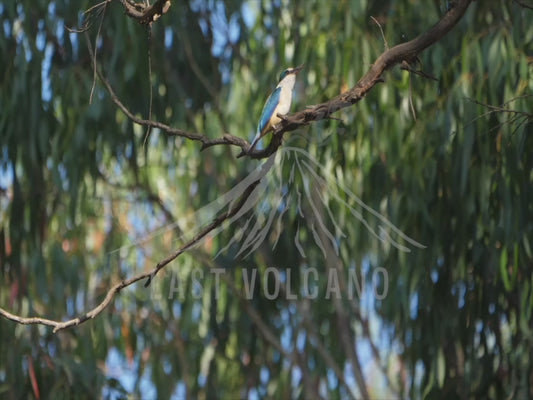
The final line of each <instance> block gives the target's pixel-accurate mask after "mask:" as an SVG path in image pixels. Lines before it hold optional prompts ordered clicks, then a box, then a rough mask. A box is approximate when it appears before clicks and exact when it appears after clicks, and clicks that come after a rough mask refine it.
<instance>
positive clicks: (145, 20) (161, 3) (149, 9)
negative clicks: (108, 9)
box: [119, 0, 171, 25]
mask: <svg viewBox="0 0 533 400" xmlns="http://www.w3.org/2000/svg"><path fill="white" fill-rule="evenodd" d="M119 1H120V2H121V3H122V6H123V7H124V12H125V13H126V15H127V16H128V17H131V18H133V19H135V20H137V22H138V23H139V24H141V25H148V24H151V23H152V22H155V21H157V20H158V19H159V18H160V17H161V16H162V15H164V14H166V13H167V12H168V10H169V9H170V5H171V1H170V0H157V1H156V2H155V3H154V4H152V5H151V6H150V5H145V4H144V3H137V2H135V1H133V0H119Z"/></svg>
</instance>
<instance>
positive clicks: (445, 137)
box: [0, 0, 533, 399]
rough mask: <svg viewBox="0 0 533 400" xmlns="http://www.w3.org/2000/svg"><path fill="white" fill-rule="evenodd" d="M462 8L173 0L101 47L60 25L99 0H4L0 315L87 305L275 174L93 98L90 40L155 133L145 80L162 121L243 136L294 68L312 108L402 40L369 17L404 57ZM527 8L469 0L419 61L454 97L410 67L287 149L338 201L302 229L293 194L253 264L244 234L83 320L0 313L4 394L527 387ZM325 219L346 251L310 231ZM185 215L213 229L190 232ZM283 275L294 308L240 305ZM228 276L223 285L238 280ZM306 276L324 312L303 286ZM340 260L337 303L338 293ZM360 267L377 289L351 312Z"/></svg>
mask: <svg viewBox="0 0 533 400" xmlns="http://www.w3.org/2000/svg"><path fill="white" fill-rule="evenodd" d="M447 3H448V2H446V1H434V2H430V3H427V4H424V5H421V4H418V3H417V2H412V1H407V0H389V1H374V2H367V1H348V0H341V1H338V2H336V3H335V5H334V6H332V5H331V3H328V2H324V1H318V0H306V1H290V2H289V1H288V0H277V1H260V0H251V1H224V2H223V1H217V0H190V1H184V2H178V1H174V2H172V7H171V9H170V11H169V13H168V14H167V15H165V16H163V17H162V18H161V19H160V20H158V21H157V22H156V23H155V24H154V25H153V27H152V29H151V35H150V36H149V35H148V31H147V29H146V28H145V27H142V26H140V25H138V24H137V23H136V22H135V21H133V20H131V19H129V18H127V17H126V16H125V15H124V13H123V10H122V8H121V6H120V4H119V3H118V2H113V3H111V4H109V5H108V6H107V8H106V10H105V14H104V18H103V20H102V22H101V24H102V25H101V30H100V36H99V37H97V31H98V27H99V25H100V18H99V15H97V14H96V13H93V14H92V17H93V18H92V22H93V25H92V26H91V28H90V29H89V30H88V31H87V33H86V34H85V33H75V32H71V31H69V30H67V27H70V28H76V27H78V26H80V25H81V24H82V23H83V21H84V19H83V15H82V12H83V10H85V9H87V8H89V7H91V6H92V5H94V4H95V3H94V2H89V1H68V0H64V1H59V2H57V1H43V0H39V1H36V0H32V1H29V0H23V1H17V2H13V1H11V2H8V1H1V0H0V51H1V53H2V55H3V60H4V61H3V62H2V63H0V79H1V90H0V110H1V113H0V277H1V281H0V305H1V307H3V308H6V309H8V310H10V311H11V312H14V313H17V314H20V315H23V316H34V315H38V316H43V317H46V318H52V319H58V320H62V319H68V318H73V317H75V316H77V315H79V314H81V313H83V312H85V311H87V310H88V309H90V308H91V307H94V306H95V305H96V304H97V303H98V302H99V301H101V299H102V298H103V296H105V294H106V292H107V290H108V288H109V287H110V286H111V285H112V283H114V282H116V281H117V280H119V279H121V278H125V277H131V276H133V275H134V274H135V273H136V272H139V271H142V270H144V269H147V268H151V267H153V266H154V264H155V263H156V262H157V261H158V260H160V259H162V258H163V257H165V256H166V255H167V254H169V253H170V252H171V251H172V250H173V249H176V248H177V247H178V246H179V245H180V243H181V242H180V240H179V237H180V235H182V234H188V233H190V232H192V231H194V228H195V224H199V223H207V222H208V220H206V219H205V218H204V217H202V216H201V215H200V214H194V213H195V211H196V210H198V209H200V208H202V207H204V206H205V205H207V204H209V203H210V202H212V201H215V200H216V199H217V198H218V197H219V196H220V195H221V194H223V193H225V192H227V191H228V190H230V189H231V188H232V187H233V186H234V185H235V184H237V183H238V182H239V181H240V180H241V179H242V178H243V177H245V176H246V175H247V174H248V173H249V172H250V171H252V170H253V169H254V168H256V167H257V165H258V164H259V162H258V161H254V160H248V159H246V158H244V159H237V158H236V157H235V156H236V155H237V154H238V151H237V149H234V148H229V147H213V148H210V149H207V150H205V151H203V152H200V146H199V145H198V144H197V143H193V142H190V141H187V140H183V139H181V138H176V137H167V136H165V135H164V134H161V133H159V132H157V130H154V131H152V132H151V135H150V138H149V140H148V141H147V143H146V145H145V146H143V142H144V138H145V136H146V133H147V132H146V129H145V128H141V127H138V126H134V125H133V124H132V122H131V121H130V120H128V119H127V118H126V117H125V116H124V115H123V114H122V113H121V112H120V111H118V110H117V108H116V107H115V105H114V104H113V103H112V101H111V100H110V96H109V94H108V93H107V92H106V90H105V88H104V87H103V86H102V85H101V84H100V82H98V81H96V84H95V86H94V93H93V96H92V102H90V101H89V99H90V94H91V90H92V86H93V83H94V77H93V71H92V68H91V63H92V60H91V57H90V55H89V52H88V50H87V42H86V40H87V38H88V39H89V40H90V41H91V43H92V44H93V46H94V45H95V44H96V47H97V49H98V58H97V62H98V64H99V66H101V68H102V70H103V72H104V74H105V76H107V77H108V79H109V80H110V82H111V84H112V86H113V88H114V90H115V91H116V93H117V95H118V97H119V98H120V99H121V100H122V101H123V102H124V103H125V104H126V105H127V107H129V108H130V109H131V110H132V111H133V112H134V113H136V114H137V115H139V116H142V117H144V118H147V117H148V113H149V105H150V90H151V89H152V90H153V106H152V118H153V119H155V120H159V121H162V122H165V123H168V124H169V125H171V126H173V127H178V128H181V129H185V130H189V131H195V132H200V133H203V134H205V135H207V136H209V137H220V136H222V134H223V133H225V132H229V133H231V134H233V135H237V136H241V137H245V138H247V139H250V138H251V136H252V135H253V132H254V128H255V124H256V121H257V119H258V116H259V114H260V111H261V108H262V105H263V102H264V100H265V98H266V96H267V94H268V92H270V91H271V90H272V89H273V87H274V86H275V81H276V79H277V76H278V74H279V72H280V71H281V70H283V69H284V68H285V67H288V66H295V65H299V64H301V63H305V64H306V67H305V70H304V71H303V72H302V73H301V74H300V75H299V78H298V84H297V87H296V94H295V99H294V103H293V104H294V106H293V109H303V108H304V107H305V105H309V104H316V103H319V102H322V101H324V100H326V99H329V98H331V97H333V96H335V95H337V94H339V93H340V92H342V91H344V90H346V89H347V88H349V87H351V86H353V85H354V84H355V83H356V82H357V80H358V79H359V78H360V77H361V76H362V75H363V74H364V73H365V72H366V71H367V70H368V68H369V67H370V65H371V63H372V62H373V60H374V59H375V58H376V57H377V56H378V55H379V54H380V53H381V52H382V51H383V50H384V42H383V38H382V36H381V33H380V31H379V28H378V26H377V25H376V24H375V23H374V22H373V21H372V19H371V16H373V17H375V18H376V19H377V20H378V21H379V22H380V23H381V25H382V27H383V31H384V36H385V38H386V40H387V42H388V43H389V45H390V46H392V45H395V44H398V43H400V42H403V41H406V40H409V39H412V38H414V37H415V36H417V35H418V34H420V33H422V32H423V31H425V30H426V29H427V28H429V26H430V25H431V24H432V23H434V22H436V21H437V20H438V19H439V18H440V17H441V16H442V15H443V13H444V12H445V9H446V7H447ZM421 7H423V12H421V9H420V8H421ZM421 15H423V18H421V17H420V16H421ZM532 16H533V14H532V11H531V10H530V9H527V8H523V7H521V6H519V5H518V4H516V3H514V2H511V1H503V0H502V1H490V2H488V1H477V2H474V3H473V4H472V5H471V6H470V8H469V10H468V12H467V14H466V15H465V17H464V18H463V19H462V20H461V21H460V23H459V24H458V25H457V26H456V27H455V28H454V29H453V30H452V31H451V32H450V33H449V34H448V35H447V36H446V37H444V38H443V39H442V40H441V41H439V42H438V43H437V44H436V45H434V46H432V47H431V48H429V49H428V50H426V51H425V52H424V53H423V54H421V55H420V68H422V69H423V71H424V72H426V73H428V74H430V75H432V76H434V77H435V78H436V79H437V81H433V80H430V79H424V78H423V77H420V76H409V73H408V72H406V71H403V70H401V69H399V68H395V69H394V70H392V71H390V72H388V73H387V74H386V76H385V78H386V81H385V83H383V84H380V85H378V86H377V87H376V88H374V89H373V90H372V91H371V93H370V94H369V95H368V96H367V98H365V99H364V100H363V101H361V102H360V103H358V104H357V105H356V106H355V107H351V108H348V109H344V110H342V111H341V112H339V113H338V115H337V117H339V118H340V119H341V120H340V121H337V120H330V121H323V122H319V123H317V124H313V125H312V126H309V127H302V128H301V129H299V130H298V131H296V132H294V133H290V134H288V135H287V139H286V142H285V145H286V146H294V147H298V148H302V149H305V150H306V151H307V153H308V154H309V156H310V157H312V158H313V159H314V160H315V161H317V162H318V163H319V164H320V165H321V166H322V168H321V170H320V172H321V173H323V174H326V173H327V174H330V175H328V176H330V177H333V178H331V179H329V181H328V182H329V183H331V182H334V183H335V185H337V186H334V187H333V188H332V186H331V185H329V186H328V185H318V186H316V188H317V192H319V195H320V196H322V202H321V204H322V209H320V210H314V211H313V212H312V213H307V214H306V213H305V210H303V214H301V213H300V211H301V210H300V209H299V206H300V204H297V203H296V200H294V199H295V198H296V193H294V196H293V197H292V199H293V202H292V203H290V202H287V204H284V205H283V207H284V210H285V211H286V212H285V213H284V215H283V216H282V220H281V221H282V223H281V224H280V225H278V226H277V227H276V229H274V228H272V232H270V233H269V235H267V237H266V239H265V240H264V242H263V243H262V245H261V246H260V248H259V249H258V250H256V251H255V252H254V253H253V254H252V255H250V256H248V257H241V256H239V257H236V254H237V252H238V246H237V245H230V246H228V244H230V242H231V240H232V239H233V238H234V237H238V236H239V235H242V234H243V233H242V232H243V224H233V225H230V226H227V227H225V229H224V230H223V231H222V232H221V233H220V234H219V235H217V236H215V237H212V238H210V239H208V240H206V241H205V242H204V243H203V244H202V245H201V246H200V247H197V248H196V249H194V250H192V251H190V252H189V253H186V254H185V255H184V256H183V257H180V258H179V259H178V260H177V261H175V262H174V263H173V264H172V265H170V266H169V267H168V268H167V269H166V270H165V272H164V273H162V274H160V275H158V277H157V279H156V280H155V281H154V283H153V284H152V286H151V287H150V288H149V289H146V288H144V287H143V285H142V284H137V285H134V286H132V287H130V288H128V289H127V290H125V291H124V292H123V293H121V294H120V295H119V296H118V297H117V298H116V299H115V301H114V302H113V303H112V305H111V306H110V307H109V308H108V309H107V310H106V311H105V312H104V313H103V314H101V315H100V316H99V317H98V318H96V319H95V320H93V321H89V322H87V323H85V324H84V325H82V326H79V327H77V328H74V329H70V330H68V331H64V332H61V333H59V334H53V333H52V332H51V329H49V328H47V327H42V326H31V327H28V326H19V325H16V324H14V323H12V322H10V321H7V320H4V319H2V320H0V397H2V398H8V399H18V398H31V397H37V398H38V397H40V398H97V397H103V398H123V397H124V398H143V399H146V398H162V399H164V398H171V397H173V398H251V399H254V398H291V397H292V398H298V397H301V398H314V397H322V398H347V397H351V396H355V397H357V398H360V397H361V396H367V395H368V396H369V397H371V398H494V399H500V398H527V397H533V363H532V357H533V353H532V348H533V347H532V341H533V330H532V326H533V324H532V311H533V274H532V269H533V254H532V245H533V243H532V241H533V189H532V187H533V155H532V152H531V149H532V148H533V135H532V132H533V129H532V124H531V114H529V119H528V117H527V115H526V114H525V113H527V112H529V113H530V112H531V110H533V97H531V95H532V93H533V79H532V73H533V24H531V18H532ZM149 48H150V52H151V58H152V65H151V69H152V76H151V80H150V78H149V64H148V49H149ZM410 97H411V99H412V102H413V107H414V110H415V112H416V118H414V117H413V113H412V111H411V109H410ZM479 103H483V104H490V105H495V106H501V107H502V108H505V109H509V110H516V111H518V112H521V113H513V112H502V111H498V110H495V109H489V108H487V107H484V106H483V105H482V104H479ZM291 168H292V166H291V164H290V163H283V164H282V165H281V166H279V167H278V170H279V173H280V174H281V175H280V176H282V177H287V176H289V174H290V171H291ZM298 180H299V181H298ZM298 182H300V183H301V186H298V188H305V187H307V186H308V185H309V182H308V181H306V177H305V176H303V177H299V178H297V179H296V180H295V183H294V185H297V183H298ZM306 185H307V186H306ZM296 187H297V186H294V187H293V188H292V189H294V188H296ZM339 187H340V188H345V189H346V188H349V191H351V192H352V193H353V194H354V195H355V196H358V197H359V198H360V199H362V200H363V201H364V202H365V203H366V204H367V205H368V206H370V207H372V208H373V209H374V210H376V211H378V212H380V213H381V214H382V215H383V216H384V217H386V218H387V219H388V220H389V221H391V222H392V223H393V224H394V225H396V226H397V227H398V228H399V229H401V230H402V231H403V232H404V233H405V234H406V235H408V236H410V237H412V238H413V239H414V240H416V241H418V242H420V243H422V244H424V245H425V246H426V248H424V249H420V248H417V247H413V246H411V245H408V247H409V248H410V249H411V252H404V251H401V250H400V249H399V248H398V247H397V246H394V245H392V241H387V240H379V239H378V238H376V237H375V236H373V235H372V234H371V233H370V231H369V229H371V228H375V229H376V230H377V229H378V225H379V220H378V219H377V218H375V217H373V216H372V215H371V214H370V213H368V212H365V214H364V216H363V217H364V218H366V220H368V226H365V224H363V223H362V222H361V221H360V220H358V219H357V218H356V217H355V215H354V214H353V213H351V212H350V211H349V208H348V206H347V205H346V204H351V203H350V202H353V196H349V195H348V194H347V192H346V190H345V189H344V190H342V189H339ZM285 189H286V191H290V190H291V186H290V185H287V186H285ZM294 190H296V189H294ZM302 190H303V189H302ZM335 190H338V196H337V197H335V196H334V195H333V193H335ZM266 199H267V200H268V196H267V197H266ZM339 199H342V200H345V201H346V203H342V202H341V201H340V200H339ZM267 203H268V201H267ZM270 207H272V204H271V205H270ZM309 207H310V205H309V204H307V205H305V204H304V205H303V206H302V209H305V208H307V211H309ZM258 208H259V206H258ZM267 208H268V204H267ZM328 212H329V216H330V217H331V218H329V219H328V218H325V219H324V220H327V221H328V222H327V224H328V225H327V226H328V229H330V231H331V232H334V235H335V246H334V247H336V250H337V252H335V249H333V250H332V249H329V250H327V249H326V251H325V250H324V249H323V248H321V247H320V246H319V245H318V243H319V242H320V241H319V239H317V236H316V234H317V232H316V231H315V230H314V228H313V226H314V225H313V218H320V217H324V216H326V215H328ZM265 213H266V212H265V211H264V210H263V214H265ZM258 214H259V216H258V218H261V212H260V211H258ZM310 214H313V215H312V216H310ZM190 215H193V217H192V218H196V217H198V218H199V219H198V220H194V219H189V224H188V225H187V224H185V223H179V221H181V218H182V217H184V216H190ZM302 215H303V217H302ZM315 222H316V221H315ZM334 222H336V225H335V223H334ZM243 223H244V222H243ZM169 224H171V225H169ZM162 227H166V228H163V229H162ZM154 231H155V232H156V233H155V234H151V235H150V233H151V232H154ZM322 234H324V232H322ZM148 235H150V236H149V237H148ZM319 235H320V233H319ZM143 238H144V240H143ZM295 238H297V239H298V240H297V241H296V240H295ZM382 238H383V236H382ZM276 241H277V244H276V246H274V243H275V242H276ZM296 242H298V246H297V245H296ZM322 244H323V245H327V240H325V241H323V242H322ZM404 244H406V243H405V242H404ZM227 246H228V247H227ZM302 249H303V251H302ZM221 250H222V251H221ZM328 251H329V253H328ZM219 252H220V254H219V255H218V256H217V257H215V255H216V254H217V253H219ZM324 254H334V257H329V256H328V257H324ZM267 267H274V268H276V269H278V270H279V271H281V272H280V273H281V276H282V278H283V279H282V280H283V282H285V283H288V282H289V278H291V283H292V291H293V292H295V293H298V294H299V295H298V296H297V299H295V300H294V299H287V296H284V295H283V291H282V293H281V294H280V295H279V297H278V298H277V299H274V300H271V299H269V298H268V296H267V295H268V293H269V292H268V291H265V290H259V289H261V288H265V287H266V288H267V289H268V288H269V287H270V286H269V285H273V284H274V283H272V282H266V283H265V282H261V281H259V280H258V281H257V287H256V288H257V289H258V290H257V291H256V292H255V296H254V297H253V299H252V300H246V299H245V298H244V291H245V289H246V288H245V287H244V284H243V275H245V276H250V274H251V271H252V269H253V268H257V269H258V271H259V272H265V271H266V268H267ZM214 268H216V269H223V270H224V271H225V273H224V274H223V276H221V277H220V279H221V281H220V284H219V285H217V282H216V279H215V275H214V274H212V273H211V272H210V271H212V270H213V269H214ZM311 269H313V270H315V271H317V272H318V276H317V282H316V289H317V290H318V293H319V294H318V296H317V298H316V299H309V298H308V297H306V296H305V295H303V294H305V291H304V289H305V287H304V284H305V282H304V277H305V276H306V275H305V273H306V271H309V270H311ZM332 270H334V271H337V272H338V273H340V274H341V275H340V276H341V279H340V280H341V286H342V288H343V290H344V292H343V296H342V298H341V299H325V293H326V292H327V289H328V288H327V286H326V285H327V282H328V276H329V274H330V273H331V271H332ZM376 271H381V272H383V271H385V273H381V275H380V274H376ZM350 273H355V274H356V276H358V277H360V281H361V282H365V283H366V285H365V288H366V289H365V290H363V291H362V292H361V293H359V295H358V296H355V298H349V296H347V294H348V289H349V288H347V286H349V284H350V282H351V281H350V279H349V278H348V277H349V276H352V277H353V275H349V274H350ZM201 274H203V275H201ZM258 276H259V277H261V278H263V277H264V276H265V275H263V274H261V273H259V274H258ZM307 276H309V275H307ZM376 276H381V277H382V279H381V280H378V281H376V279H374V280H373V278H375V277H376ZM200 278H202V279H200ZM385 278H386V279H385ZM385 280H386V282H385ZM372 283H374V286H376V285H377V286H376V287H373V284H372ZM265 285H266V286H265ZM387 285H388V286H387ZM178 289H180V290H178ZM216 290H219V291H220V292H217V293H216V294H217V295H215V291H216ZM285 290H290V288H289V287H287V288H286V289H285ZM374 290H376V291H377V292H379V293H382V291H383V290H387V292H386V296H384V297H383V296H377V295H376V293H374ZM302 293H303V294H302ZM169 294H170V295H169ZM381 297H383V298H381ZM269 334H270V336H269ZM359 373H360V375H359V376H358V374H359ZM361 377H362V380H363V382H364V383H365V387H366V390H364V389H362V388H361Z"/></svg>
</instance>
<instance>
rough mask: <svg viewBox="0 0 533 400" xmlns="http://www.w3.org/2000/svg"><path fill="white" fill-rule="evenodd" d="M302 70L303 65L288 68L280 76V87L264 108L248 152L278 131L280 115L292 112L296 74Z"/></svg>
mask: <svg viewBox="0 0 533 400" xmlns="http://www.w3.org/2000/svg"><path fill="white" fill-rule="evenodd" d="M302 68H303V65H300V66H299V67H296V68H287V69H286V70H285V71H283V72H282V73H281V75H280V76H279V83H278V86H276V89H275V90H274V91H273V92H272V93H271V94H270V96H269V97H268V99H267V101H266V103H265V105H264V107H263V111H262V112H261V118H260V119H259V124H258V125H257V133H256V135H255V137H254V140H253V141H252V145H251V146H250V149H249V150H248V152H251V151H252V150H253V149H254V147H255V145H256V144H257V142H258V141H259V140H261V138H262V137H263V136H265V135H266V134H267V133H268V132H270V131H273V130H274V129H276V127H277V124H279V123H280V122H281V120H282V118H280V117H279V116H278V115H285V114H287V113H288V112H289V111H290V109H291V102H292V91H293V89H294V83H295V82H296V74H297V73H298V72H300V70H301V69H302Z"/></svg>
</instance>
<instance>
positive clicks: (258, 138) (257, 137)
mask: <svg viewBox="0 0 533 400" xmlns="http://www.w3.org/2000/svg"><path fill="white" fill-rule="evenodd" d="M260 140H261V131H260V130H258V131H257V134H256V135H255V137H254V140H252V145H251V146H250V148H249V149H248V153H250V152H251V151H252V150H253V149H254V148H255V145H256V144H257V142H259V141H260Z"/></svg>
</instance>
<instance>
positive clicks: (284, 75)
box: [279, 64, 304, 82]
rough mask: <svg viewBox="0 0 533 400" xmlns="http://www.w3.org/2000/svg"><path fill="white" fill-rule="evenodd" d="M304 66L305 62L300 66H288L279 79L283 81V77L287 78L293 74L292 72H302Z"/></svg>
mask: <svg viewBox="0 0 533 400" xmlns="http://www.w3.org/2000/svg"><path fill="white" fill-rule="evenodd" d="M303 67H304V64H302V65H300V66H298V67H294V68H287V69H286V70H285V71H283V72H282V73H281V74H280V75H279V81H280V82H281V81H282V80H283V78H285V77H286V76H288V75H292V74H297V73H298V72H300V70H301V69H302V68H303Z"/></svg>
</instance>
